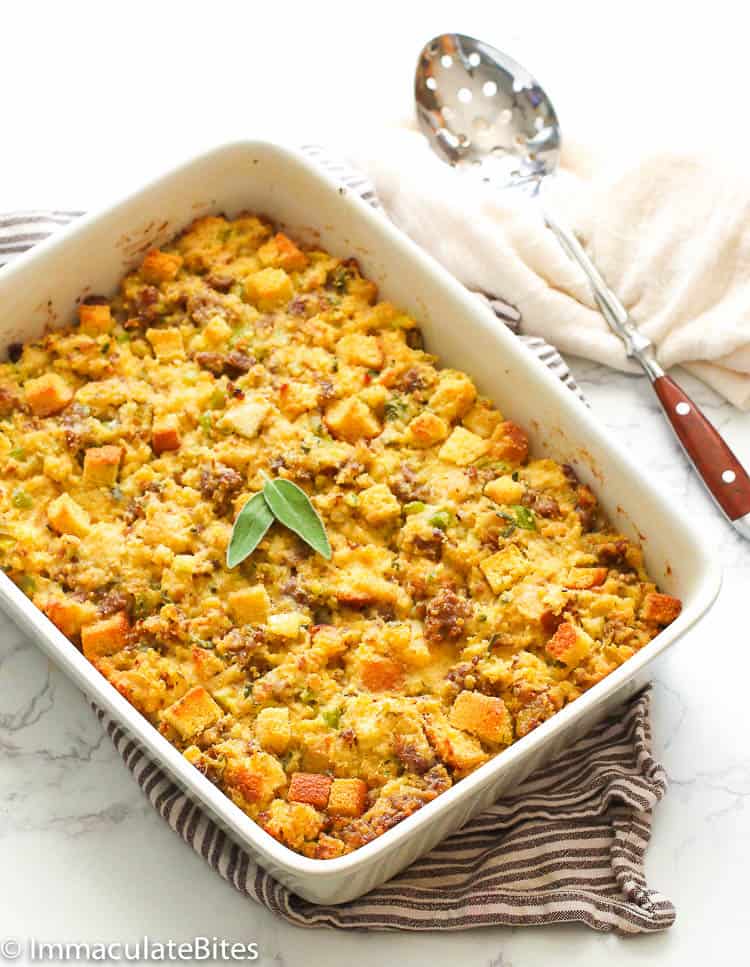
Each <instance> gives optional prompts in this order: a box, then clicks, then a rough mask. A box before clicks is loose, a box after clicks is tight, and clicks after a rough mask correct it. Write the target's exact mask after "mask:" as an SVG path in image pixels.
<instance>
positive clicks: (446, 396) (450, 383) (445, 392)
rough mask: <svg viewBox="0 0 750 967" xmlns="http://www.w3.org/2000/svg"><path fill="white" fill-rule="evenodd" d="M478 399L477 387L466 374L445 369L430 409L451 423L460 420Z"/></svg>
mask: <svg viewBox="0 0 750 967" xmlns="http://www.w3.org/2000/svg"><path fill="white" fill-rule="evenodd" d="M476 398H477V391H476V387H475V386H474V384H473V383H472V381H471V380H470V379H469V377H468V376H466V375H465V374H464V373H460V372H458V371H457V370H453V369H444V370H443V371H442V372H441V373H440V382H439V383H438V387H437V389H436V390H435V392H434V393H433V394H432V396H431V397H430V409H431V410H433V411H434V412H435V413H437V415H438V416H442V418H443V419H444V420H447V421H448V422H449V423H450V422H451V421H452V420H458V419H460V418H461V417H462V416H463V415H464V413H466V412H468V410H470V409H471V406H472V404H473V403H474V400H475V399H476Z"/></svg>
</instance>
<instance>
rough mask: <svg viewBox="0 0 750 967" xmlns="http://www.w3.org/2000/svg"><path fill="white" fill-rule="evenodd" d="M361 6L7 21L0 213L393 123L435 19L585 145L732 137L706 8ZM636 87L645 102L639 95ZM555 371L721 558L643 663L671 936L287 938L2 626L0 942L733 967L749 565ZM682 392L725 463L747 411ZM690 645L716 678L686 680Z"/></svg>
mask: <svg viewBox="0 0 750 967" xmlns="http://www.w3.org/2000/svg"><path fill="white" fill-rule="evenodd" d="M261 9H262V11H263V12H261ZM378 9H379V15H378V17H377V19H374V20H373V21H372V22H371V23H369V24H368V26H367V27H365V26H364V25H363V24H362V22H361V20H360V19H358V16H357V13H356V8H355V7H354V6H353V5H352V4H351V3H344V2H339V0H336V2H332V3H327V4H326V5H324V6H321V5H310V4H306V5H302V4H297V3H295V2H293V0H292V2H291V3H290V4H283V5H276V7H275V8H273V9H271V8H268V9H267V8H266V7H263V8H261V7H259V6H258V5H255V4H239V3H237V4H235V3H230V2H226V0H214V2H212V3H211V4H210V5H205V4H198V3H195V2H192V0H184V2H182V3H181V4H179V5H178V4H176V3H161V4H154V3H153V2H152V3H145V2H142V0H132V2H131V3H129V4H128V6H127V8H125V7H115V6H114V5H107V4H99V5H94V4H88V3H82V2H79V0H68V2H66V3H65V4H51V3H50V4H48V3H42V2H40V0H26V2H25V3H24V4H16V5H14V6H13V9H12V10H11V8H10V7H9V8H8V9H7V10H6V11H4V19H3V53H2V57H1V58H0V89H2V90H3V92H4V95H5V96H4V103H3V130H4V144H3V155H2V171H3V177H2V179H1V180H0V210H8V209H14V208H23V207H27V206H34V205H37V206H41V205H53V206H58V207H64V206H67V207H71V208H88V207H91V206H93V205H96V204H99V203H101V202H103V201H106V200H108V199H109V198H110V197H111V196H112V195H117V194H121V193H123V192H124V191H125V190H127V189H128V188H129V187H131V186H134V185H135V184H137V183H138V182H139V181H141V180H143V178H144V177H146V176H148V175H151V174H152V173H156V172H158V171H159V170H160V169H163V168H164V167H166V166H167V165H168V164H170V163H172V162H173V161H175V160H178V159H180V158H182V157H185V156H187V155H188V154H189V153H190V152H192V151H194V150H196V149H199V148H200V147H203V146H210V145H213V144H216V143H218V142H220V141H224V140H227V139H229V138H232V137H238V136H247V135H248V134H250V135H256V134H260V133H263V134H269V133H270V134H272V135H277V136H280V137H283V138H285V139H287V140H292V141H301V140H305V139H309V138H316V139H319V140H327V139H332V140H335V139H336V138H337V137H340V136H341V133H342V129H344V128H345V129H346V130H347V131H348V128H349V125H350V123H354V122H353V120H352V119H353V118H354V112H355V111H360V112H361V110H362V109H363V107H364V108H366V110H367V114H368V117H369V118H370V119H372V120H373V122H374V123H375V122H377V121H379V120H380V119H382V118H387V117H393V116H394V115H396V114H398V113H400V112H405V111H407V110H408V97H409V90H410V78H411V72H412V69H413V63H414V59H415V56H416V51H417V50H418V49H419V47H420V45H421V43H422V42H424V40H425V39H427V38H428V37H429V36H431V35H433V34H434V33H437V32H439V31H440V30H443V29H450V28H451V27H452V26H453V25H455V26H456V28H457V29H463V30H465V31H466V32H473V33H475V34H476V35H479V36H486V37H487V38H488V39H490V40H494V41H495V42H496V43H498V44H499V45H500V46H504V47H506V49H508V50H510V51H512V52H513V53H514V54H515V55H516V56H518V57H519V58H520V59H521V60H523V61H526V62H528V63H529V65H530V66H531V67H532V68H533V67H534V66H536V69H537V70H538V71H539V72H540V73H541V74H542V76H543V79H544V81H545V83H547V84H549V85H550V86H551V88H552V89H553V90H554V92H555V101H556V105H557V107H558V110H559V112H560V114H561V116H562V117H564V118H565V119H566V122H567V124H568V125H569V126H574V125H575V126H576V127H577V128H578V130H579V131H581V130H595V132H596V135H597V137H599V138H601V139H608V138H610V137H611V136H613V132H614V131H615V129H616V128H617V127H618V126H620V125H621V124H622V123H623V121H627V122H628V123H630V124H631V126H633V125H634V126H635V129H636V130H637V131H638V133H639V136H640V137H641V138H646V139H656V138H657V137H658V136H659V135H660V134H663V131H664V123H665V105H668V108H669V111H668V121H669V124H668V131H667V135H668V137H669V138H670V140H675V139H678V138H679V137H681V136H682V135H683V134H684V133H685V131H687V130H688V129H692V130H696V129H698V130H707V127H706V125H705V124H704V121H705V120H706V119H707V118H710V120H711V129H712V130H720V129H721V128H722V127H724V128H728V127H729V126H732V130H733V140H732V144H733V145H736V144H737V141H738V139H739V140H741V139H742V137H746V136H747V135H745V134H744V133H743V130H742V129H741V128H738V127H737V126H736V125H735V122H736V121H737V117H736V111H737V102H736V98H735V97H733V96H732V92H733V91H736V90H738V89H742V87H743V85H744V84H745V76H744V75H745V70H746V66H745V65H746V53H745V46H746V37H745V33H744V32H743V31H742V30H737V29H734V27H733V17H732V11H733V8H732V7H730V6H729V4H728V3H727V4H725V3H723V0H714V2H713V3H712V4H711V6H710V10H709V8H708V6H707V5H703V4H699V5H692V6H689V7H688V6H685V5H684V4H677V3H676V2H665V3H662V4H658V5H657V4H654V3H652V2H647V0H633V2H632V3H630V4H628V6H627V12H626V13H625V12H623V13H621V14H617V15H615V11H614V9H610V8H607V13H606V16H605V15H604V14H603V12H602V11H603V10H604V8H602V6H601V4H599V3H593V2H586V3H581V2H579V3H576V2H572V3H569V4H560V3H559V2H551V0H550V2H544V0H535V2H534V3H533V4H526V5H523V4H516V5H513V6H512V8H511V5H503V8H502V11H501V10H500V8H499V7H498V5H497V4H487V3H482V2H480V0H464V2H463V3H462V4H461V8H460V16H459V15H458V12H457V10H456V8H455V5H454V4H451V3H448V2H447V0H431V2H430V3H429V4H427V3H420V2H415V3H412V4H404V3H403V2H401V3H395V2H390V0H384V2H383V3H381V4H380V6H379V8H378ZM677 19H679V38H678V39H679V42H676V38H675V32H676V29H677V28H675V26H674V24H675V23H676V22H677ZM615 36H616V43H612V42H611V41H612V39H613V37H615ZM699 64H700V70H699V69H698V67H697V65H699ZM634 65H636V66H634ZM188 68H191V69H190V70H189V69H188ZM659 90H661V91H662V92H665V95H664V96H661V95H658V96H654V92H655V91H657V92H658V91H659ZM717 91H718V93H719V94H721V96H718V94H717ZM675 92H678V93H679V97H677V96H675ZM165 106H168V107H169V110H170V111H171V112H172V113H171V115H170V120H169V123H165V120H164V110H165ZM592 116H594V117H595V118H596V124H595V126H594V127H593V128H592V127H591V124H590V119H591V117H592ZM696 122H697V123H696ZM587 125H588V127H587ZM573 369H574V372H575V374H576V376H577V378H578V379H579V381H580V383H581V385H582V386H583V388H584V390H585V392H586V394H587V396H588V397H589V399H590V400H591V402H592V405H593V408H594V411H595V412H596V414H597V415H598V416H599V418H600V419H601V420H602V421H604V423H606V424H607V426H608V427H609V428H610V429H611V430H612V431H613V432H614V433H616V434H617V435H618V436H619V437H620V438H621V439H622V440H624V441H625V442H626V443H627V445H628V447H629V448H630V449H631V451H632V452H633V454H634V455H635V456H636V457H637V459H638V460H639V461H641V463H642V464H643V467H644V472H645V473H648V474H649V475H650V476H651V477H652V478H654V479H656V480H657V482H658V484H659V486H660V487H662V488H663V490H664V491H665V492H666V493H668V494H670V495H671V496H673V498H674V499H675V500H678V501H680V502H682V503H683V504H684V505H685V506H686V507H687V508H688V509H689V512H690V513H691V514H692V515H694V516H695V518H696V520H697V522H698V523H699V525H700V527H701V529H702V530H703V533H704V534H705V540H706V542H707V543H708V544H709V545H711V546H712V547H714V548H715V550H716V552H717V554H718V555H719V556H720V558H721V560H722V562H723V565H724V567H725V578H724V588H723V590H722V593H721V596H720V599H719V601H718V602H717V604H716V605H715V607H714V609H713V611H712V612H711V613H710V615H709V616H708V617H707V619H706V620H705V621H704V622H702V623H701V625H700V627H699V628H698V629H696V630H695V631H694V632H693V633H691V634H689V635H688V636H687V637H686V638H685V639H684V640H682V641H681V642H680V643H679V644H678V645H677V646H676V647H675V648H674V649H672V651H671V652H670V654H669V655H668V656H665V658H664V659H663V660H662V661H661V662H660V663H659V664H658V666H656V668H655V679H656V695H655V734H656V746H657V754H658V755H659V756H660V758H661V759H662V760H663V761H664V763H665V764H666V767H667V770H668V772H669V775H670V778H671V790H670V792H669V795H668V797H667V799H666V801H665V802H664V803H663V804H662V805H661V807H660V808H659V810H658V812H657V815H656V823H655V829H654V840H653V843H652V846H651V849H650V852H649V855H648V864H647V868H648V875H649V879H650V880H651V882H652V883H653V884H654V885H655V886H657V887H658V888H659V889H660V890H662V891H663V892H664V893H666V894H667V895H669V896H670V897H672V898H673V899H674V901H675V903H676V905H677V909H678V920H677V923H676V925H675V927H674V928H673V929H672V930H671V931H669V932H667V933H665V934H662V935H659V936H652V937H640V938H630V939H622V938H618V937H614V936H603V935H599V934H595V933H593V932H592V931H590V930H588V929H586V928H583V927H558V928H544V929H535V930H529V929H526V930H515V931H514V930H500V929H498V930H482V931H478V932H472V933H462V934H458V935H454V936H429V935H428V936H424V935H415V936H402V935H392V934H379V935H352V934H341V933H335V934H334V933H330V932H328V931H320V932H309V931H301V930H298V929H296V928H291V927H287V926H285V925H284V924H283V923H281V922H280V921H278V920H276V919H275V918H273V917H272V916H270V915H269V914H267V913H265V912H264V911H263V910H261V909H259V908H257V907H255V906H253V905H252V904H250V903H249V902H248V901H246V900H244V899H243V898H242V897H240V896H239V895H237V894H236V893H234V891H233V890H232V889H231V888H230V887H229V886H227V885H226V884H224V883H223V882H222V881H220V880H219V879H218V878H217V877H216V876H214V875H213V874H211V873H210V872H209V870H208V869H207V868H206V867H205V865H204V864H203V862H202V861H201V860H199V859H198V858H197V857H196V856H194V855H193V854H192V852H191V851H190V850H189V849H187V848H186V847H184V846H183V845H182V843H181V842H180V841H179V840H178V839H177V837H176V836H175V835H174V834H173V833H171V832H170V831H169V830H168V829H167V828H166V827H165V826H164V824H163V823H162V822H161V821H160V820H159V819H158V818H157V817H156V816H155V815H154V814H153V812H152V811H151V809H150V807H149V806H148V805H147V804H146V802H145V800H144V799H143V798H142V797H141V794H140V793H139V791H138V790H137V788H136V787H135V785H134V784H133V782H132V781H131V779H130V777H129V774H128V773H127V771H126V770H125V768H124V767H123V766H122V765H121V763H120V761H119V760H118V759H117V757H116V756H115V754H114V753H113V751H112V749H111V747H110V745H109V743H108V742H107V740H106V739H104V738H103V737H102V734H101V732H100V730H99V727H98V725H97V724H96V722H95V721H94V719H93V716H92V715H91V713H90V712H89V710H88V707H87V706H86V704H85V703H84V701H83V699H82V697H81V696H80V695H79V694H78V693H77V692H76V690H75V689H74V688H73V687H72V686H71V685H70V684H69V683H68V682H67V681H66V680H65V679H64V678H63V677H62V675H61V674H60V673H59V672H58V671H57V670H56V669H55V668H54V667H51V666H50V665H49V664H48V662H47V661H46V659H45V658H43V656H42V655H41V653H40V652H39V651H37V649H36V648H35V647H34V646H33V645H32V644H30V643H29V642H27V641H25V640H24V639H23V638H22V636H21V635H20V634H19V633H18V632H17V631H16V630H15V629H14V628H13V627H12V626H10V625H9V624H7V622H3V623H2V624H0V891H1V893H2V901H0V940H1V939H2V938H3V937H4V936H13V937H21V938H24V937H30V936H35V937H38V938H42V939H46V940H71V941H84V940H89V941H97V940H98V941H116V940H120V941H126V940H135V939H136V938H138V937H140V936H142V935H143V934H147V935H149V936H151V937H152V938H155V939H158V938H161V939H164V940H166V939H174V940H182V939H189V938H192V937H194V936H196V935H208V936H212V935H216V936H219V937H226V938H231V939H237V940H245V941H249V940H257V941H258V943H259V945H260V948H261V951H262V955H263V956H262V963H264V964H276V965H279V967H282V965H290V967H298V965H299V967H302V965H310V967H317V965H326V967H338V965H347V967H348V965H351V964H352V963H353V962H356V963H357V964H358V967H370V965H372V967H375V965H378V967H379V965H381V964H384V963H392V962H396V961H397V962H399V963H400V964H404V965H407V964H409V965H410V964H427V963H429V964H432V965H434V967H443V965H445V967H448V965H451V967H453V965H455V964H461V965H462V967H463V965H466V967H474V965H484V967H511V965H512V967H534V965H540V967H547V965H549V964H551V963H553V962H556V961H557V960H559V959H562V958H564V959H565V961H566V962H571V961H573V960H575V961H576V963H578V964H580V965H581V967H589V965H591V967H599V965H601V964H602V963H603V962H604V961H605V958H606V960H607V961H608V962H609V963H611V964H613V965H614V964H618V965H619V964H638V965H645V964H656V963H658V964H660V965H664V964H668V965H672V964H674V965H678V964H679V965H681V967H682V965H691V964H701V965H703V964H705V963H711V964H713V965H718V967H729V965H740V964H747V963H748V959H749V955H748V953H747V943H746V922H747V888H746V881H747V870H748V868H750V809H749V807H750V748H749V747H748V731H747V721H748V720H747V711H746V709H747V698H746V693H747V688H746V682H747V681H748V677H750V649H749V648H748V645H747V642H746V640H745V638H746V633H747V632H746V621H745V619H744V616H745V614H746V598H747V588H748V579H749V578H750V552H749V550H748V547H747V546H746V545H742V544H741V543H740V542H739V539H737V538H736V537H735V536H734V534H733V532H732V531H731V529H730V528H729V527H728V526H727V525H725V524H724V522H723V521H722V520H721V519H720V518H719V517H718V515H717V513H716V512H715V511H714V509H713V507H712V506H711V504H710V503H709V501H708V499H707V498H706V497H705V496H704V494H703V492H702V490H701V488H700V486H699V484H698V483H697V482H696V480H695V478H694V477H693V476H692V475H691V473H690V472H689V470H688V469H687V466H686V464H685V462H684V459H683V458H682V455H681V453H680V452H679V450H678V448H677V446H676V445H675V443H674V441H673V440H672V438H671V436H670V433H669V431H668V429H667V428H666V426H665V425H664V424H663V422H662V421H661V419H660V417H659V415H658V413H657V408H656V406H655V404H654V402H653V400H652V399H651V396H650V390H649V388H648V387H647V386H646V384H645V383H644V381H643V380H641V379H637V378H632V377H625V376H622V375H618V374H613V373H611V372H608V371H605V370H603V369H601V368H600V367H597V366H593V365H591V364H588V363H586V362H584V361H574V362H573ZM686 385H687V387H688V389H689V390H690V391H691V392H693V393H694V396H695V398H696V400H697V401H698V402H699V403H700V404H701V405H702V406H704V407H705V409H706V412H707V414H708V415H709V417H710V418H711V419H712V420H714V421H715V422H716V423H717V425H718V426H719V427H720V428H721V429H722V431H723V432H724V433H725V434H726V435H727V437H728V438H729V440H730V442H731V443H732V445H733V446H734V447H735V448H736V450H737V452H738V453H739V454H740V456H741V457H742V458H744V460H745V462H750V417H747V416H742V415H739V414H737V413H736V412H733V411H732V410H731V409H730V408H729V407H728V406H726V405H722V404H720V403H719V401H717V399H716V398H715V397H713V396H712V395H711V394H710V393H709V392H708V391H706V390H705V389H703V388H701V387H700V386H699V385H698V384H696V383H694V382H691V381H689V380H686ZM706 653H710V657H711V665H712V667H713V668H715V669H718V670H719V671H716V672H714V673H713V674H712V675H709V674H707V673H706V672H705V668H706V667H707V663H706V661H705V655H706ZM19 962H22V961H19Z"/></svg>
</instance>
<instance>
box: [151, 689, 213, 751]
mask: <svg viewBox="0 0 750 967" xmlns="http://www.w3.org/2000/svg"><path fill="white" fill-rule="evenodd" d="M222 714H223V713H222V711H221V708H220V707H219V706H218V705H217V704H216V702H215V701H214V700H213V699H212V698H211V696H210V695H209V694H208V692H207V691H206V689H205V688H204V687H203V686H202V685H196V686H195V688H191V689H190V691H189V692H185V694H184V695H183V696H182V698H178V699H177V701H176V702H174V703H173V704H172V705H170V706H169V708H166V709H164V712H163V713H162V718H163V719H164V721H165V722H167V723H169V725H171V726H173V728H175V729H176V730H177V731H178V732H179V733H180V736H181V737H182V738H183V739H191V738H192V737H193V736H194V735H197V734H198V733H199V732H203V731H204V729H207V728H208V727H209V726H210V725H215V724H216V723H217V722H218V721H219V719H220V718H221V716H222Z"/></svg>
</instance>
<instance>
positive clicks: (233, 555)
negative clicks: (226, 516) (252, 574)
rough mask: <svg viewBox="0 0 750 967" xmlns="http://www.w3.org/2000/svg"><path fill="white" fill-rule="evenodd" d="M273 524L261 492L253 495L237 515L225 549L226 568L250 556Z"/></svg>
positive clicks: (269, 510)
mask: <svg viewBox="0 0 750 967" xmlns="http://www.w3.org/2000/svg"><path fill="white" fill-rule="evenodd" d="M272 523H273V514H272V513H271V509H270V507H269V506H268V504H267V503H266V501H265V498H264V496H263V493H262V491H261V492H259V493H257V494H253V496H252V497H251V498H250V499H249V500H248V501H247V503H246V504H245V506H244V507H243V508H242V510H241V511H240V512H239V514H238V515H237V520H235V522H234V527H233V528H232V536H231V538H230V541H229V546H228V547H227V567H229V568H232V567H237V565H238V564H240V563H241V562H242V561H244V560H245V558H246V557H247V556H248V555H249V554H252V553H253V551H254V550H255V548H256V547H257V546H258V544H260V542H261V541H262V540H263V537H264V536H265V533H266V531H267V530H268V528H269V527H270V526H271V524H272Z"/></svg>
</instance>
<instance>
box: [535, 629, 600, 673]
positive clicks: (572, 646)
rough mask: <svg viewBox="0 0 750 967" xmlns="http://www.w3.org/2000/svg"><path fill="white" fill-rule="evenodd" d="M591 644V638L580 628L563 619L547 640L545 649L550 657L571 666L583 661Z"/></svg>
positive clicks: (591, 646)
mask: <svg viewBox="0 0 750 967" xmlns="http://www.w3.org/2000/svg"><path fill="white" fill-rule="evenodd" d="M593 645H594V642H593V640H592V639H591V638H590V637H589V636H588V635H587V634H586V632H585V631H584V630H583V629H582V628H576V627H575V626H574V625H572V624H570V623H569V622H567V621H564V622H563V623H562V624H561V625H560V626H559V627H558V629H557V631H556V632H555V633H554V635H552V637H551V638H550V640H549V641H548V642H547V646H546V650H547V654H548V655H549V656H550V658H553V659H554V660H555V661H559V662H562V663H563V664H564V665H567V666H568V667H569V668H571V667H573V666H574V665H579V664H580V663H581V662H582V661H583V659H584V658H585V657H586V655H588V653H589V651H591V649H592V648H593Z"/></svg>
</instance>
